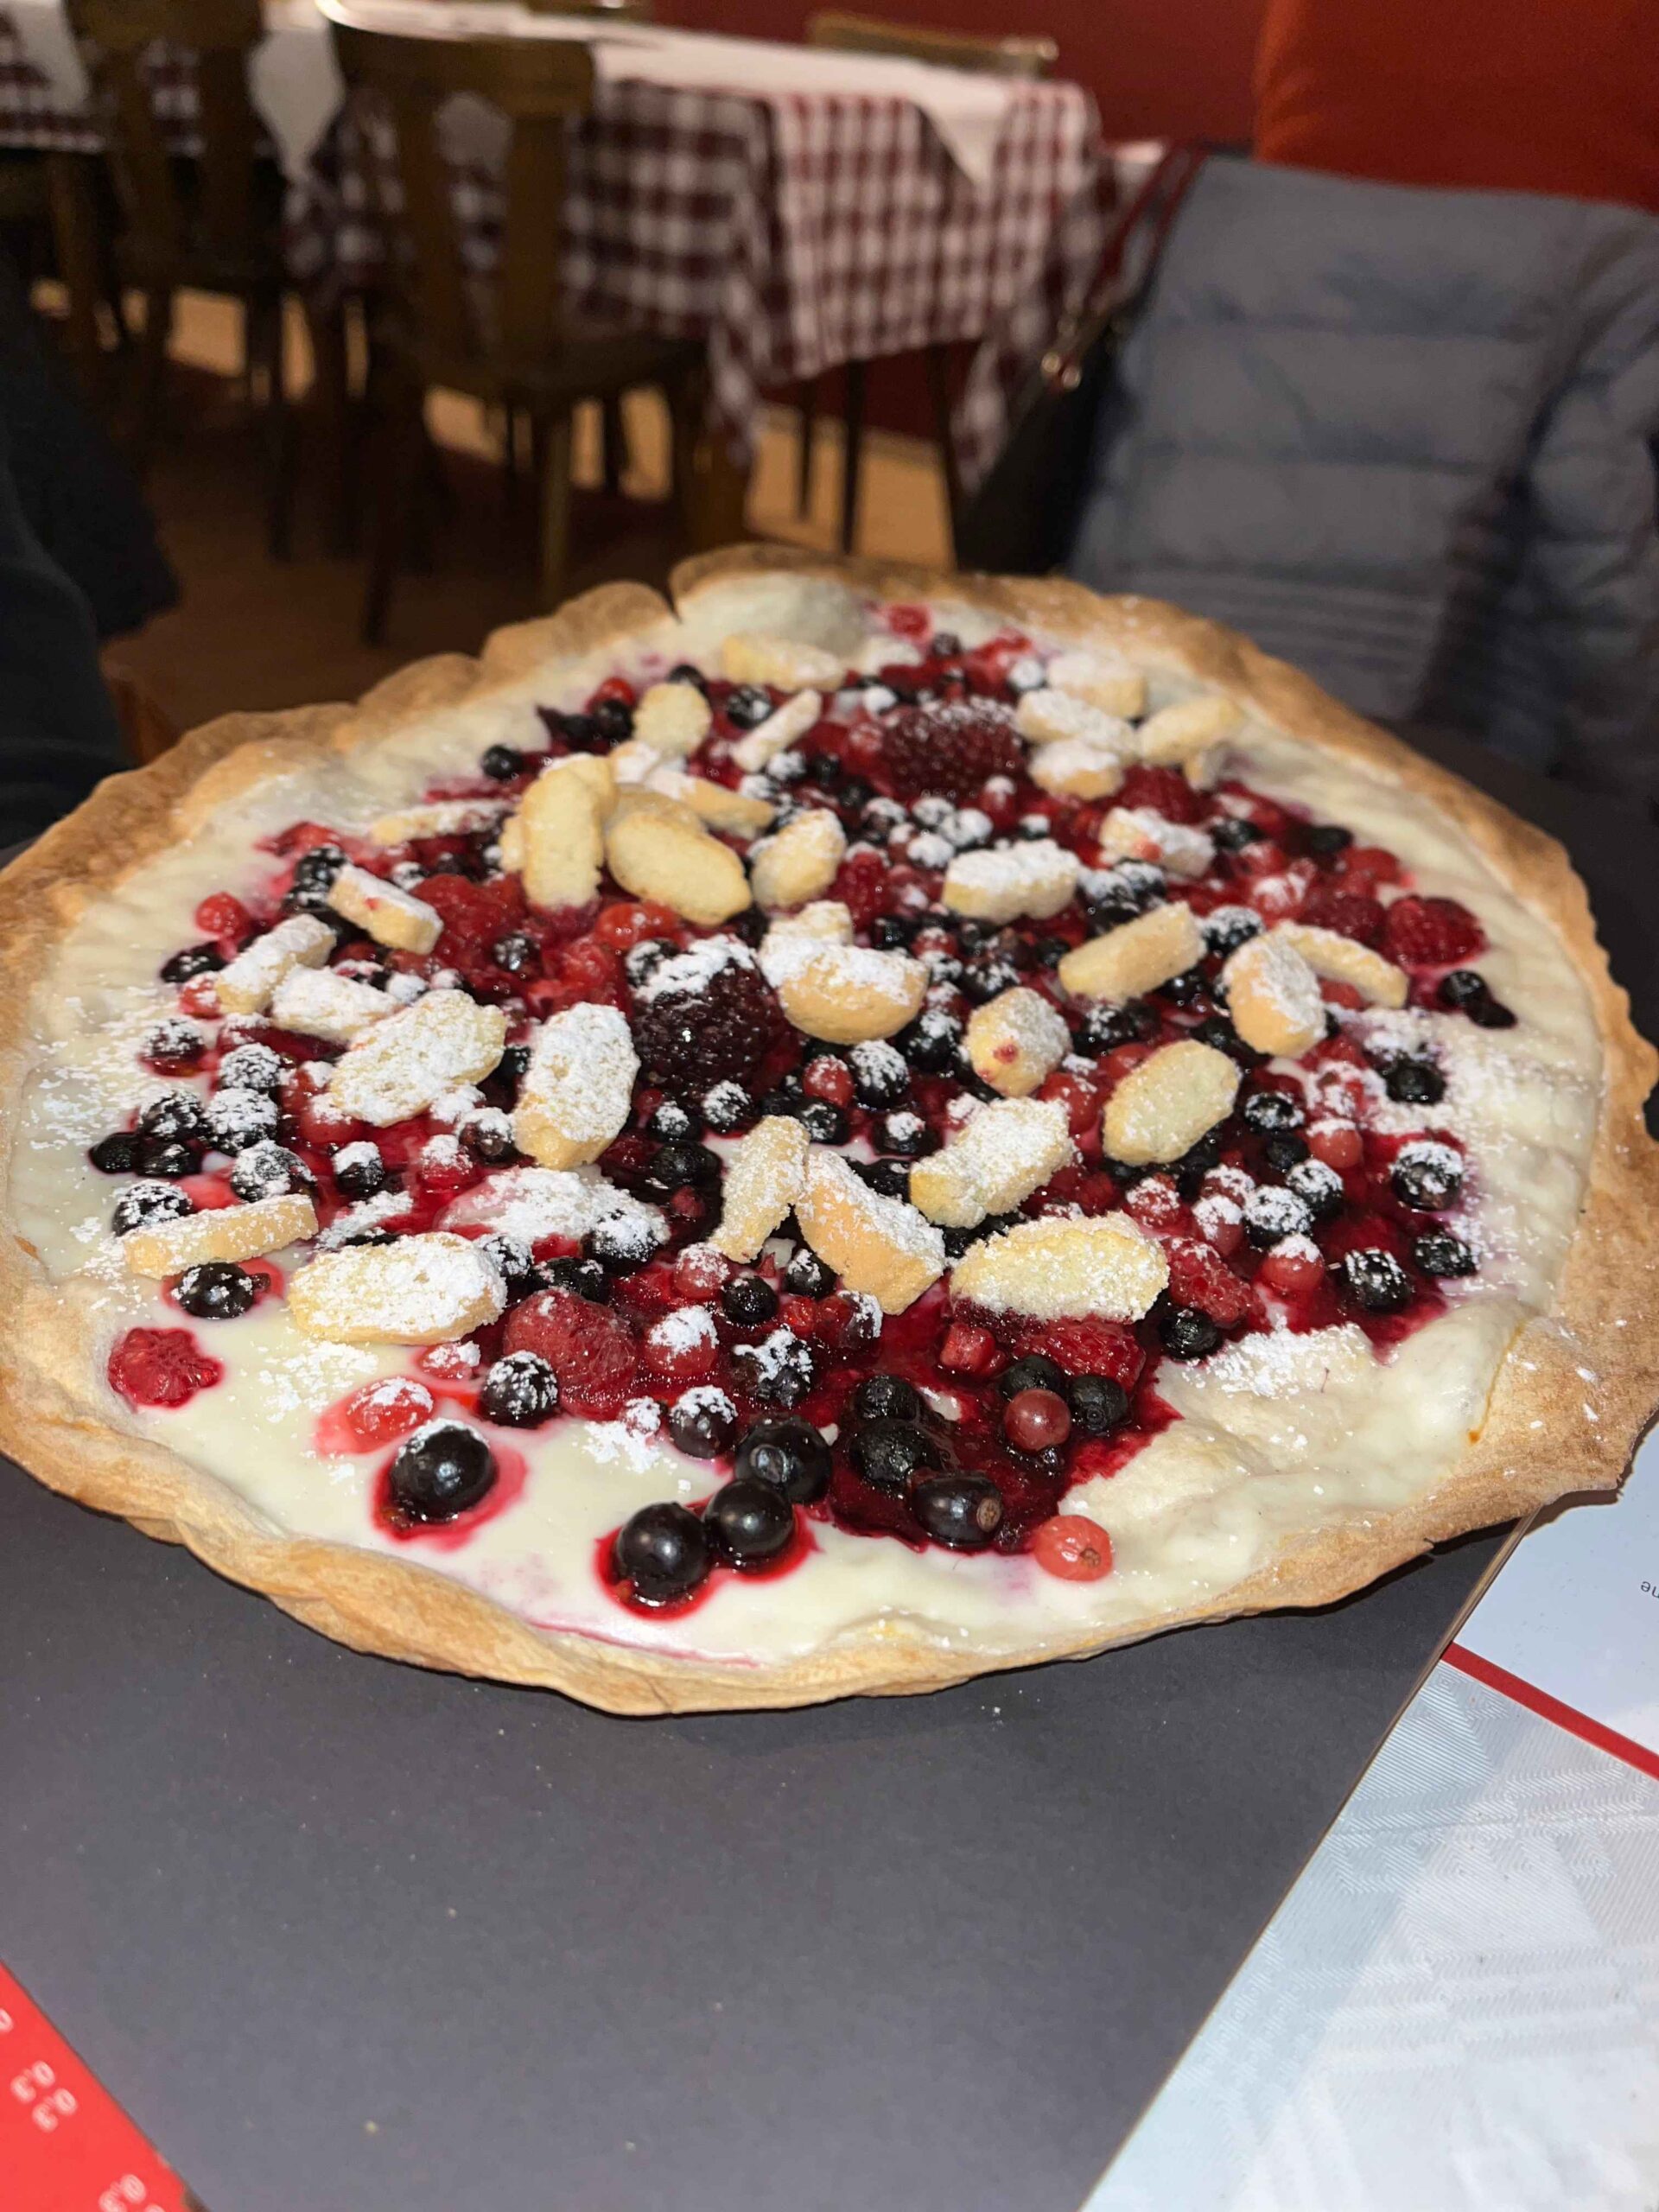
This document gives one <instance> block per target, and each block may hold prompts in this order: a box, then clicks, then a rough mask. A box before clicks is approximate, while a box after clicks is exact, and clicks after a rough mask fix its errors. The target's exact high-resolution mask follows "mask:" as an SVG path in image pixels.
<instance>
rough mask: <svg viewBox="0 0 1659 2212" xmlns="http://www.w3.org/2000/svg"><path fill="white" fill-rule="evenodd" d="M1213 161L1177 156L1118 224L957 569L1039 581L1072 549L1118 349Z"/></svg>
mask: <svg viewBox="0 0 1659 2212" xmlns="http://www.w3.org/2000/svg"><path fill="white" fill-rule="evenodd" d="M1204 162H1205V148H1203V147H1202V146H1197V145H1190V144H1184V145H1179V146H1172V147H1171V148H1170V149H1169V150H1168V152H1167V153H1166V154H1165V155H1164V156H1163V157H1162V158H1161V160H1160V162H1159V163H1158V166H1157V167H1156V168H1154V170H1153V172H1152V174H1151V175H1150V176H1148V177H1147V180H1146V181H1145V182H1144V183H1143V184H1142V185H1141V188H1140V190H1139V191H1138V192H1137V193H1136V194H1135V198H1134V199H1133V200H1131V201H1130V202H1129V205H1128V207H1127V208H1125V210H1124V211H1123V213H1122V216H1121V217H1120V218H1119V219H1118V221H1117V222H1116V224H1115V225H1114V226H1113V229H1112V233H1111V236H1110V238H1109V239H1108V240H1107V242H1106V247H1105V251H1103V254H1102V256H1101V260H1100V266H1099V269H1098V270H1097V271H1096V277H1095V281H1094V283H1092V284H1091V285H1090V289H1089V290H1088V292H1087V293H1086V294H1085V295H1084V298H1083V300H1082V301H1081V302H1079V304H1078V305H1077V308H1074V309H1073V310H1072V312H1071V314H1070V315H1068V316H1067V318H1066V320H1065V322H1064V323H1063V324H1062V325H1061V326H1060V327H1059V329H1058V331H1057V332H1056V333H1055V334H1054V339H1053V342H1052V345H1051V346H1049V348H1048V350H1047V352H1046V353H1045V354H1044V355H1043V358H1042V360H1041V361H1040V362H1039V365H1038V366H1037V367H1036V369H1035V370H1033V372H1032V374H1031V376H1030V377H1029V378H1028V379H1027V382H1026V384H1025V385H1024V387H1023V388H1022V389H1021V391H1020V393H1019V395H1018V396H1017V397H1016V398H1015V400H1014V405H1013V406H1012V407H1011V409H1010V410H1009V416H1008V424H1009V427H1008V435H1007V439H1006V440H1005V441H1004V443H1003V446H1002V449H1001V452H1000V453H999V454H998V455H997V457H996V459H995V461H994V462H993V463H992V465H991V467H990V469H989V471H988V474H987V475H986V476H985V478H984V480H983V481H982V483H981V485H980V486H979V488H978V490H977V491H976V492H975V493H974V494H973V495H972V497H971V498H970V499H968V500H967V501H966V502H965V503H964V505H963V510H962V512H961V513H960V514H959V515H958V517H957V525H956V541H957V566H958V567H959V568H963V569H988V570H990V571H991V572H993V573H994V574H996V575H1016V576H1040V575H1047V574H1048V572H1049V571H1050V570H1051V569H1057V568H1058V567H1059V565H1060V563H1062V562H1063V561H1064V560H1065V556H1066V555H1067V554H1068V553H1069V552H1070V551H1071V541H1072V538H1073V537H1074V536H1075V534H1076V531H1077V518H1078V512H1079V510H1080V508H1081V506H1082V504H1083V499H1084V493H1085V492H1086V491H1087V489H1088V483H1089V467H1090V456H1091V454H1092V450H1093V447H1094V442H1095V435H1096V424H1097V423H1098V420H1099V416H1100V413H1101V410H1102V407H1103V404H1104V402H1105V400H1106V398H1107V396H1108V393H1109V389H1110V386H1111V384H1112V380H1113V375H1114V372H1115V370H1116V363H1117V354H1118V350H1119V348H1120V347H1121V346H1122V343H1123V341H1124V340H1125V338H1127V337H1128V333H1129V331H1130V329H1131V328H1132V327H1133V325H1134V322H1135V315H1137V313H1138V312H1139V310H1140V308H1141V304H1142V302H1144V300H1145V299H1146V296H1147V293H1148V292H1149V291H1150V289H1151V288H1152V280H1153V277H1154V273H1155V271H1156V269H1157V265H1158V258H1159V256H1160V253H1161V251H1162V250H1163V245H1164V240H1165V238H1166V237H1167V236H1168V234H1169V230H1170V226H1172V224H1173V222H1174V220H1175V217H1176V215H1177V214H1178V213H1179V210H1180V206H1181V202H1182V200H1184V199H1185V196H1186V194H1187V191H1188V189H1189V188H1190V187H1191V186H1192V181H1193V180H1194V179H1195V178H1196V176H1197V175H1198V171H1199V170H1200V169H1201V168H1203V166H1204Z"/></svg>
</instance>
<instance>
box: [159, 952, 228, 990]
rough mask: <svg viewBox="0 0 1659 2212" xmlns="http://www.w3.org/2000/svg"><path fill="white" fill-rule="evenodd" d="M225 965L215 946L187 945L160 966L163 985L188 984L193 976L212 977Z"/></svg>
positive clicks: (222, 956) (221, 954)
mask: <svg viewBox="0 0 1659 2212" xmlns="http://www.w3.org/2000/svg"><path fill="white" fill-rule="evenodd" d="M224 965H225V956H224V954H223V953H222V952H221V951H220V950H219V947H218V946H217V945H216V944H187V945H186V946H185V947H184V949H183V950H182V951H181V952H175V954H174V955H173V957H172V958H171V959H170V960H164V961H162V966H161V977H162V982H164V983H188V982H189V981H190V978H191V977H192V976H212V975H214V974H216V973H217V971H218V970H219V969H221V968H222V967H223V966H224Z"/></svg>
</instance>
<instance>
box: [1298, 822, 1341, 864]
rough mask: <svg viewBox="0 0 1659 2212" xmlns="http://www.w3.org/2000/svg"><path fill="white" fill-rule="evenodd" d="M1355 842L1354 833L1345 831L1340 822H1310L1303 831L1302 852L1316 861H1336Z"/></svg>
mask: <svg viewBox="0 0 1659 2212" xmlns="http://www.w3.org/2000/svg"><path fill="white" fill-rule="evenodd" d="M1353 842H1354V833H1353V831H1352V830H1351V829H1344V828H1343V826H1342V824H1341V823H1339V822H1310V823H1307V824H1306V827H1305V828H1304V829H1303V831H1302V850H1303V851H1304V852H1305V853H1311V854H1312V855H1313V858H1314V859H1315V860H1316V861H1333V860H1335V858H1336V856H1337V855H1338V853H1345V852H1346V851H1347V849H1348V848H1349V846H1350V845H1351V844H1352V843H1353Z"/></svg>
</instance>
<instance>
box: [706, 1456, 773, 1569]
mask: <svg viewBox="0 0 1659 2212" xmlns="http://www.w3.org/2000/svg"><path fill="white" fill-rule="evenodd" d="M702 1525H703V1527H704V1528H705V1529H707V1530H708V1532H709V1541H710V1542H711V1543H712V1544H713V1546H714V1548H715V1551H716V1552H717V1553H718V1554H719V1555H720V1557H721V1559H723V1560H729V1562H730V1563H731V1565H732V1566H734V1567H758V1566H759V1565H760V1563H761V1562H762V1561H763V1560H769V1559H776V1558H777V1556H778V1554H779V1552H780V1551H782V1550H783V1549H784V1548H785V1546H786V1545H787V1544H788V1542H789V1540H790V1538H791V1536H792V1535H794V1534H795V1509H794V1507H793V1506H792V1505H791V1503H790V1502H789V1500H788V1499H787V1498H786V1497H785V1496H784V1493H783V1492H782V1491H780V1490H779V1488H778V1486H777V1484H775V1483H769V1482H766V1481H764V1480H763V1479H762V1478H760V1476H758V1475H751V1476H748V1477H747V1478H745V1477H741V1476H740V1477H739V1478H736V1479H735V1480H734V1481H732V1482H729V1483H728V1484H726V1486H725V1488H724V1489H723V1490H717V1491H715V1494H714V1496H713V1497H711V1498H710V1499H709V1503H708V1504H707V1505H705V1506H704V1508H703V1510H702Z"/></svg>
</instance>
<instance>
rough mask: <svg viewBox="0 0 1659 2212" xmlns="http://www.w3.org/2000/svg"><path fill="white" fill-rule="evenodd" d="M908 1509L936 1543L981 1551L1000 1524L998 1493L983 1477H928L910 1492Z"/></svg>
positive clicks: (993, 1484)
mask: <svg viewBox="0 0 1659 2212" xmlns="http://www.w3.org/2000/svg"><path fill="white" fill-rule="evenodd" d="M910 1510H911V1511H912V1513H913V1514H914V1515H915V1516H916V1518H917V1520H918V1522H920V1523H921V1525H922V1528H923V1529H925V1531H926V1533H927V1534H928V1535H930V1536H931V1538H932V1539H933V1541H934V1542H935V1543H936V1544H949V1545H950V1548H952V1549H953V1550H955V1551H966V1552H973V1551H982V1550H983V1548H984V1547H985V1546H986V1545H987V1544H988V1543H989V1542H990V1541H992V1539H993V1538H994V1537H995V1535H996V1532H997V1530H998V1529H1000V1528H1001V1525H1002V1515H1003V1504H1002V1493H1001V1491H1000V1490H998V1488H997V1486H996V1484H995V1483H994V1482H992V1481H991V1479H990V1478H989V1477H988V1476H987V1475H969V1474H957V1475H930V1476H928V1477H926V1478H925V1479H924V1480H922V1481H920V1482H918V1484H916V1485H915V1487H914V1489H913V1490H912V1491H911V1493H910Z"/></svg>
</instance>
